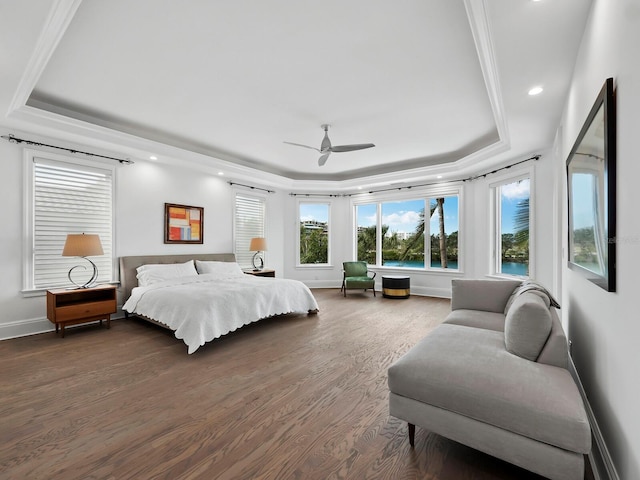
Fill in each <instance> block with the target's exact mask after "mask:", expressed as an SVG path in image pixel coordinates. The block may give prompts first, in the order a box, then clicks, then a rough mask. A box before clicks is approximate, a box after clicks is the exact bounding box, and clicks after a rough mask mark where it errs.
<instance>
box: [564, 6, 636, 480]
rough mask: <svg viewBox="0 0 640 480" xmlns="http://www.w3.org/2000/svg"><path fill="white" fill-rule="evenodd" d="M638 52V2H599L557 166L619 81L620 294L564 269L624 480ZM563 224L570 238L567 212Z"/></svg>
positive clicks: (577, 352) (578, 344) (632, 396)
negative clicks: (610, 81)
mask: <svg viewBox="0 0 640 480" xmlns="http://www.w3.org/2000/svg"><path fill="white" fill-rule="evenodd" d="M638 46H640V3H638V2H637V1H636V0H594V4H593V7H592V11H591V15H590V19H589V22H588V23H587V26H586V29H585V34H584V38H583V41H582V44H581V49H580V53H579V56H578V59H577V63H576V66H575V71H574V78H573V81H572V84H571V89H570V93H569V97H568V100H567V105H566V107H565V110H564V114H563V119H562V124H561V126H560V128H561V129H560V132H561V135H559V136H558V138H559V141H560V142H561V148H560V151H561V152H562V158H561V159H559V160H558V161H559V162H564V159H566V157H567V155H568V153H569V151H570V149H571V147H572V144H573V142H574V140H575V138H576V136H577V134H578V132H579V131H580V128H581V126H582V124H583V122H584V120H585V118H586V116H587V113H588V112H589V109H590V108H591V106H592V104H593V102H594V101H595V98H596V96H597V94H598V92H599V91H600V88H601V87H602V85H603V83H604V81H605V79H606V78H607V77H613V78H614V79H615V86H616V94H617V109H618V112H617V126H618V134H617V147H618V153H617V169H618V170H617V174H618V175H617V189H618V194H617V232H616V237H617V239H618V242H617V244H616V249H617V265H616V267H617V292H616V293H608V292H606V291H604V290H603V289H601V288H599V287H597V286H595V285H594V284H592V283H590V282H588V281H587V280H585V279H584V278H583V277H581V276H579V275H578V274H576V273H575V272H573V271H572V270H569V269H567V268H566V267H565V268H564V270H563V285H564V295H563V307H564V308H563V311H564V316H565V322H566V323H567V325H568V334H569V338H570V340H571V341H572V343H573V348H572V354H573V359H574V363H575V365H576V369H577V372H578V374H579V376H580V379H581V381H582V384H583V385H584V388H585V391H586V394H587V397H588V401H589V404H590V406H591V408H592V409H593V411H594V414H595V417H596V419H597V423H598V425H599V427H600V430H601V431H602V435H603V437H604V440H605V441H606V444H607V447H608V449H609V451H610V454H611V458H612V459H613V463H614V465H615V468H616V469H617V472H618V475H619V478H621V479H632V478H640V412H639V411H638V400H639V399H640V381H639V380H638V372H637V370H638V366H640V354H639V353H638V352H639V350H638V339H640V318H638V313H637V312H638V284H639V283H638V272H640V215H639V214H638V206H639V205H640V188H638V178H640V160H639V155H638V132H640V62H639V61H638ZM565 182H566V181H565ZM565 185H566V183H565ZM563 223H564V225H565V227H564V229H563V239H566V238H567V232H566V213H565V221H564V222H563ZM563 244H564V245H565V250H566V242H564V243H563ZM564 261H565V262H566V257H565V259H564Z"/></svg>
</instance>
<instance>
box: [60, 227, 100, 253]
mask: <svg viewBox="0 0 640 480" xmlns="http://www.w3.org/2000/svg"><path fill="white" fill-rule="evenodd" d="M92 255H104V251H103V250H102V243H100V236H99V235H95V234H84V233H70V234H69V235H67V241H66V242H65V243H64V248H63V249H62V256H63V257H88V256H92Z"/></svg>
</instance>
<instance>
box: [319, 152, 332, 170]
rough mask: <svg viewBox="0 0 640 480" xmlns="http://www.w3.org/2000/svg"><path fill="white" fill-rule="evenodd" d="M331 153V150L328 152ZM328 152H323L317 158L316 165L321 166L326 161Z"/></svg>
mask: <svg viewBox="0 0 640 480" xmlns="http://www.w3.org/2000/svg"><path fill="white" fill-rule="evenodd" d="M329 153H331V152H329ZM329 153H325V154H324V155H322V156H321V157H320V158H319V159H318V166H320V167H321V166H323V165H324V164H325V163H327V158H329Z"/></svg>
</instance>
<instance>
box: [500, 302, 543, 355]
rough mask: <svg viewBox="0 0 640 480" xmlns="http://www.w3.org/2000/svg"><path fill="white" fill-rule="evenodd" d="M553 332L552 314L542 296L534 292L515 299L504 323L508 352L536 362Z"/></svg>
mask: <svg viewBox="0 0 640 480" xmlns="http://www.w3.org/2000/svg"><path fill="white" fill-rule="evenodd" d="M550 332H551V313H550V312H549V307H548V306H547V305H546V304H545V302H544V300H543V299H542V298H540V296H538V295H536V294H535V293H532V292H527V293H523V294H522V295H519V296H518V297H516V298H515V300H514V301H513V304H512V305H511V307H510V308H509V313H507V316H506V318H505V322H504V342H505V345H506V347H507V351H509V352H511V353H513V354H514V355H518V356H519V357H522V358H526V359H527V360H531V361H532V362H535V361H536V359H537V358H538V356H539V355H540V352H541V351H542V348H543V347H544V345H545V343H546V342H547V338H549V333H550Z"/></svg>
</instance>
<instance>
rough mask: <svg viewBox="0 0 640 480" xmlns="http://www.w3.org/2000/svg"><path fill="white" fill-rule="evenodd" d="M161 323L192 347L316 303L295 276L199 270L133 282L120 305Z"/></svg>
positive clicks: (190, 350) (316, 305) (313, 307)
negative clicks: (198, 272) (224, 274)
mask: <svg viewBox="0 0 640 480" xmlns="http://www.w3.org/2000/svg"><path fill="white" fill-rule="evenodd" d="M122 308H123V310H125V311H127V312H129V313H135V314H139V315H144V316H145V317H148V318H151V319H153V320H156V321H158V322H160V323H163V324H165V325H167V326H168V327H169V328H171V329H172V330H173V331H174V332H175V336H176V338H179V339H182V340H183V341H184V343H186V344H187V346H188V347H189V353H193V352H195V351H196V350H197V349H198V348H199V347H200V346H202V345H204V344H205V342H209V341H211V340H213V339H214V338H218V337H220V336H222V335H225V334H227V333H229V332H232V331H234V330H236V329H238V328H240V327H242V326H243V325H248V324H250V323H252V322H256V321H258V320H260V319H262V318H266V317H271V316H273V315H280V314H284V313H293V312H296V313H307V312H308V311H309V310H317V309H318V303H317V302H316V299H315V298H314V296H313V294H312V293H311V291H310V290H309V288H308V287H307V286H306V285H305V284H304V283H302V282H299V281H297V280H288V279H283V278H267V277H256V276H253V275H244V274H243V275H241V276H232V277H228V278H221V277H220V276H219V275H217V274H202V275H194V276H190V277H182V278H178V279H173V280H166V281H163V282H159V283H155V284H153V285H150V286H147V287H135V288H134V289H133V290H132V292H131V297H129V299H128V300H127V302H126V303H125V304H124V306H123V307H122Z"/></svg>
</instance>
